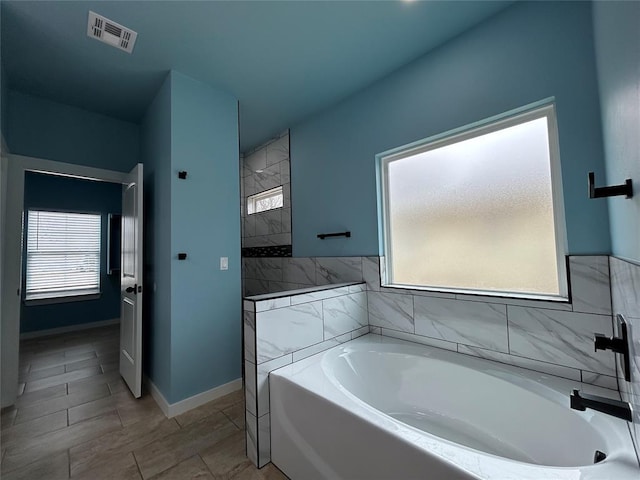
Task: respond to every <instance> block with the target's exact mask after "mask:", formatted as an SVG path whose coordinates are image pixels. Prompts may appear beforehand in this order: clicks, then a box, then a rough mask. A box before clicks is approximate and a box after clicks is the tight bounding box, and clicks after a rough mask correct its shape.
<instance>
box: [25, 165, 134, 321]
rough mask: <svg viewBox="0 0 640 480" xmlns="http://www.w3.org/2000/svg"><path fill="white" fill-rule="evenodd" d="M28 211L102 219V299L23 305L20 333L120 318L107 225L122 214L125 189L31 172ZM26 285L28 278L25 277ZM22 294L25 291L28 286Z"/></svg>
mask: <svg viewBox="0 0 640 480" xmlns="http://www.w3.org/2000/svg"><path fill="white" fill-rule="evenodd" d="M24 209H25V211H26V210H28V209H36V210H63V211H65V210H66V211H73V212H86V213H100V214H101V215H102V223H101V227H102V240H101V242H100V290H101V296H100V298H99V299H96V300H85V301H80V302H68V303H57V304H48V305H30V306H26V305H24V303H23V305H22V314H21V322H20V331H21V332H33V331H37V330H48V329H51V328H58V327H68V326H71V325H78V324H83V323H91V322H98V321H104V320H113V319H117V318H120V272H119V271H118V272H115V274H114V275H108V269H107V231H108V230H107V221H108V214H109V213H116V214H119V213H120V212H121V210H122V186H121V185H119V184H115V183H106V182H92V181H88V180H79V179H75V178H66V177H55V176H51V175H44V174H40V173H33V172H27V173H26V175H25V184H24ZM27 234H28V229H27V224H26V223H25V238H26V235H27ZM25 245H26V242H25ZM24 268H26V247H25V249H24V251H23V269H24ZM24 281H26V277H25V276H24V275H23V282H24ZM22 291H23V292H24V291H25V289H24V285H23V289H22ZM23 300H24V294H23Z"/></svg>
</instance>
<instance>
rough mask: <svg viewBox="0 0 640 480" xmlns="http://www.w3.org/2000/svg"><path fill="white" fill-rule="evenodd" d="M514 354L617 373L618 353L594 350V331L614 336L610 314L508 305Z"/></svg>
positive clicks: (595, 370)
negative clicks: (615, 356) (616, 361)
mask: <svg viewBox="0 0 640 480" xmlns="http://www.w3.org/2000/svg"><path fill="white" fill-rule="evenodd" d="M508 316H509V345H510V353H512V354H514V355H520V356H523V357H527V358H533V359H535V360H541V361H545V362H549V363H554V364H556V365H565V366H568V367H572V368H579V369H584V370H589V371H591V372H597V373H603V374H605V375H615V363H614V356H613V354H612V353H611V352H609V351H598V352H594V347H593V336H594V333H602V334H605V335H607V336H610V335H612V333H613V329H612V323H611V316H610V315H593V314H584V313H575V312H559V311H557V310H545V309H542V308H529V307H513V306H511V305H509V306H508Z"/></svg>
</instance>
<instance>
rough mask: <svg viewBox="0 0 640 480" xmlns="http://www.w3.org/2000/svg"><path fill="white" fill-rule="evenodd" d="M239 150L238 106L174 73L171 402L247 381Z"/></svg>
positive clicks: (193, 81)
mask: <svg viewBox="0 0 640 480" xmlns="http://www.w3.org/2000/svg"><path fill="white" fill-rule="evenodd" d="M238 149H239V147H238V103H237V100H236V99H235V98H234V97H232V96H231V95H229V94H227V93H225V92H222V91H220V90H215V89H213V88H211V87H209V86H207V85H205V84H203V83H200V82H198V81H196V80H193V79H191V78H189V77H186V76H184V75H182V74H180V73H177V72H172V73H171V165H172V175H171V244H172V246H173V249H174V251H173V252H172V253H173V255H172V264H171V298H172V300H171V319H172V320H171V322H172V328H171V342H172V346H171V351H172V364H173V366H172V381H173V383H172V396H171V401H178V400H181V399H183V398H186V397H189V396H191V395H195V394H197V393H200V392H202V391H205V390H209V389H211V388H213V387H216V386H218V385H221V384H224V383H227V382H230V381H231V380H235V379H237V378H239V377H240V376H241V365H242V361H241V360H242V353H241V348H240V347H241V345H242V339H241V327H242V320H241V319H242V310H241V298H242V292H241V260H240V202H239V199H240V173H239V172H240V166H239V151H238ZM179 170H186V171H187V172H188V177H187V179H186V180H180V179H178V176H177V172H178V171H179ZM177 252H187V254H188V257H187V260H185V261H180V260H177V258H176V254H177ZM222 256H225V257H229V270H227V271H221V270H220V257H222Z"/></svg>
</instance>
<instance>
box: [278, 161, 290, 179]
mask: <svg viewBox="0 0 640 480" xmlns="http://www.w3.org/2000/svg"><path fill="white" fill-rule="evenodd" d="M280 179H281V180H282V183H289V182H291V163H290V162H289V160H283V161H281V162H280Z"/></svg>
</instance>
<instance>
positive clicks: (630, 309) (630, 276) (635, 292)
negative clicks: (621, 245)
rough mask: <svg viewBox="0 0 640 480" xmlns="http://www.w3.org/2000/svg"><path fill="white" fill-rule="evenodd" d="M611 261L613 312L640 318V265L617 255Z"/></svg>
mask: <svg viewBox="0 0 640 480" xmlns="http://www.w3.org/2000/svg"><path fill="white" fill-rule="evenodd" d="M610 261H611V286H612V289H611V290H612V296H613V307H614V312H613V313H614V314H617V313H622V314H623V315H624V316H625V318H628V317H631V318H638V319H640V265H635V264H633V263H630V262H627V261H624V260H620V259H619V258H616V257H610ZM638 330H640V328H638ZM639 336H640V335H639Z"/></svg>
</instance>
